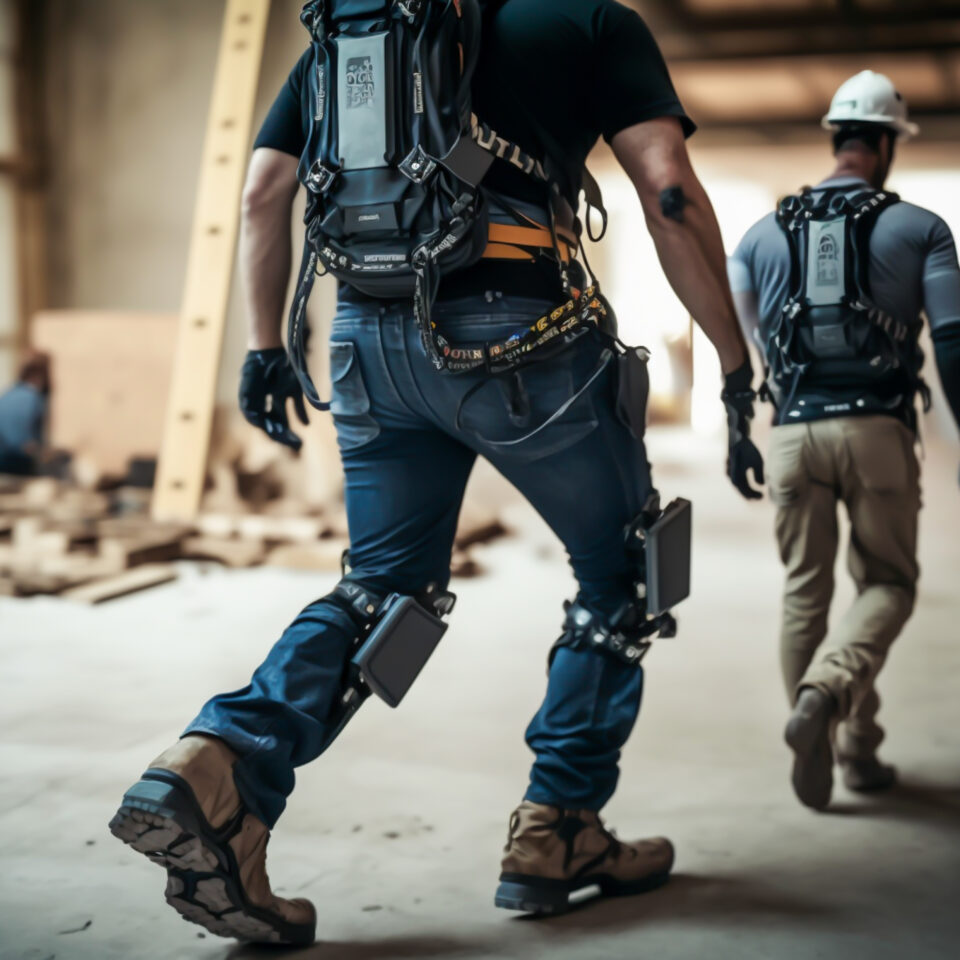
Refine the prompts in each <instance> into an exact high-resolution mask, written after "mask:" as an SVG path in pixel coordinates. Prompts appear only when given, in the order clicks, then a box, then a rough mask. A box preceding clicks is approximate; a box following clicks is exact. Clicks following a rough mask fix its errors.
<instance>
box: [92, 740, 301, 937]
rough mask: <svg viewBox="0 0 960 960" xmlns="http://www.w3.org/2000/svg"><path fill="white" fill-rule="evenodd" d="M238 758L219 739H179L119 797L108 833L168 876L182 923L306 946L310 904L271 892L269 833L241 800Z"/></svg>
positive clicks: (168, 894) (228, 934)
mask: <svg viewBox="0 0 960 960" xmlns="http://www.w3.org/2000/svg"><path fill="white" fill-rule="evenodd" d="M236 759H237V757H236V754H234V753H233V751H232V750H230V749H229V747H227V746H226V744H224V743H223V742H222V741H220V740H216V739H214V738H212V737H201V736H188V737H184V738H183V739H182V740H180V741H179V742H178V743H176V744H174V746H173V747H171V748H170V749H169V750H167V751H166V752H165V753H163V754H161V755H160V756H159V757H158V758H157V759H156V760H154V762H153V763H152V764H151V765H150V768H149V769H148V770H147V772H146V773H145V774H144V775H143V778H142V779H141V780H140V781H139V782H138V783H135V784H134V785H133V786H132V787H131V788H130V789H129V790H128V791H127V792H126V794H125V795H124V798H123V803H122V804H121V805H120V809H119V810H118V811H117V814H116V816H115V817H114V818H113V820H111V821H110V831H111V832H112V833H113V835H114V836H115V837H118V838H119V839H120V840H122V841H123V842H124V843H126V844H129V845H130V846H131V847H133V849H134V850H136V851H138V852H139V853H142V854H144V855H145V856H146V857H147V858H148V859H149V860H152V861H153V862H154V863H156V864H159V865H160V866H161V867H164V868H165V869H166V871H167V890H166V899H167V903H169V904H170V906H172V907H173V908H174V909H175V910H176V911H177V912H178V913H180V914H181V916H183V918H184V919H185V920H190V921H192V922H193V923H198V924H200V926H202V927H205V928H206V929H207V930H209V931H210V932H211V933H215V934H217V935H219V936H221V937H234V938H236V939H237V940H242V941H246V942H249V943H286V944H310V943H313V941H314V935H315V930H316V922H317V918H316V911H315V910H314V908H313V904H311V903H310V902H309V901H308V900H284V899H281V898H280V897H276V896H274V895H273V893H272V892H271V890H270V880H269V878H268V877H267V868H266V863H267V841H268V840H269V838H270V833H269V831H268V830H267V828H266V826H265V825H264V824H263V823H261V822H260V821H259V820H258V819H257V818H256V817H254V816H253V815H252V814H249V813H247V812H246V809H245V808H244V806H243V804H242V802H241V800H240V795H239V793H237V788H236V785H235V784H234V780H233V765H234V763H235V762H236Z"/></svg>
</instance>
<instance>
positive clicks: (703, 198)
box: [611, 117, 749, 374]
mask: <svg viewBox="0 0 960 960" xmlns="http://www.w3.org/2000/svg"><path fill="white" fill-rule="evenodd" d="M611 145H612V147H613V152H614V154H615V155H616V157H617V160H618V161H619V162H620V165H621V166H622V167H623V169H624V170H625V171H626V172H627V174H628V175H629V177H630V179H631V180H632V181H633V183H634V186H635V187H636V188H637V194H638V196H639V197H640V203H641V206H642V207H643V213H644V216H645V218H646V222H647V229H648V230H649V231H650V235H651V236H652V237H653V241H654V244H655V245H656V248H657V255H658V256H659V258H660V263H661V265H662V266H663V271H664V273H665V274H666V276H667V279H668V280H669V281H670V285H671V286H672V287H673V290H674V292H675V293H676V294H677V296H678V297H679V298H680V300H681V301H682V303H683V305H684V306H685V307H686V308H687V310H689V311H690V314H691V316H692V317H693V318H694V320H695V321H696V322H697V324H699V326H700V327H701V328H702V329H703V331H704V333H706V335H707V336H708V337H709V338H710V340H711V342H712V343H713V345H714V347H716V350H717V353H718V354H719V356H720V364H721V366H722V368H723V372H724V373H725V374H726V373H731V372H733V371H734V370H736V369H737V368H739V367H740V366H742V365H743V363H744V361H746V360H747V359H749V355H748V353H747V347H746V343H745V341H744V339H743V334H742V333H741V332H740V326H739V324H738V322H737V315H736V312H735V310H734V305H733V298H732V296H731V294H730V285H729V283H728V281H727V270H726V255H725V253H724V250H723V241H722V239H721V236H720V227H719V225H718V224H717V218H716V215H715V214H714V212H713V207H712V206H711V204H710V200H709V198H708V197H707V194H706V191H705V190H704V189H703V186H702V185H701V183H700V181H699V180H698V179H697V175H696V174H695V173H694V171H693V167H692V166H691V165H690V158H689V156H688V154H687V147H686V143H685V141H684V137H683V130H682V128H681V126H680V122H679V121H678V120H676V119H675V118H673V117H664V118H661V119H657V120H650V121H648V122H646V123H640V124H637V125H636V126H633V127H629V128H628V129H626V130H622V131H621V132H620V133H618V134H617V135H616V136H615V137H614V138H613V141H612V144H611ZM665 191H670V193H669V194H666V195H665ZM671 198H672V199H673V200H674V203H673V204H671V203H669V202H668V203H664V200H665V199H667V200H669V199H671Z"/></svg>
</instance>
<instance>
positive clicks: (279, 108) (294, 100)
mask: <svg viewBox="0 0 960 960" xmlns="http://www.w3.org/2000/svg"><path fill="white" fill-rule="evenodd" d="M310 55H311V51H310V50H307V51H306V52H305V53H304V54H303V56H302V57H301V58H300V59H299V60H298V61H297V64H296V66H295V67H294V68H293V70H291V71H290V76H289V77H287V82H286V83H285V84H284V85H283V87H282V88H281V90H280V93H279V94H278V95H277V99H276V100H274V101H273V106H271V107H270V110H269V112H268V113H267V117H266V119H265V120H264V121H263V126H261V127H260V132H259V133H258V134H257V139H256V140H255V141H254V144H253V149H254V150H258V149H259V148H260V147H269V148H270V149H272V150H280V151H281V152H282V153H289V154H290V155H291V156H294V157H299V156H300V154H301V153H303V151H304V148H305V147H306V145H307V134H306V129H305V123H304V112H303V107H302V102H303V101H302V91H303V82H304V76H305V74H306V70H307V66H308V61H309V59H310Z"/></svg>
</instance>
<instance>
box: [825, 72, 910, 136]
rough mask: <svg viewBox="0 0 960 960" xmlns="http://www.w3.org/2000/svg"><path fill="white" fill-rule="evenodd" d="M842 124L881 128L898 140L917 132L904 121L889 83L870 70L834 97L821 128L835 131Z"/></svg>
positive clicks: (903, 107)
mask: <svg viewBox="0 0 960 960" xmlns="http://www.w3.org/2000/svg"><path fill="white" fill-rule="evenodd" d="M844 123H879V124H883V125H884V126H887V127H890V128H891V129H892V130H895V131H896V132H897V136H898V137H899V138H900V139H902V140H909V139H910V138H911V137H915V136H916V135H917V134H918V133H919V132H920V128H919V127H918V126H917V125H916V124H915V123H911V122H910V120H909V119H908V117H907V104H906V102H905V101H904V99H903V97H902V96H900V94H899V93H898V92H897V88H896V87H895V86H894V85H893V81H892V80H891V79H890V78H889V77H885V76H884V75H883V74H882V73H874V72H873V71H872V70H864V71H863V72H862V73H858V74H857V75H856V76H855V77H851V78H850V79H849V80H848V81H847V82H846V83H845V84H843V86H841V87H840V89H839V90H838V91H837V92H836V94H835V95H834V97H833V103H831V104H830V112H829V113H828V114H827V115H826V116H825V117H824V118H823V126H824V128H825V129H827V130H836V129H837V128H838V127H839V126H840V125H841V124H844Z"/></svg>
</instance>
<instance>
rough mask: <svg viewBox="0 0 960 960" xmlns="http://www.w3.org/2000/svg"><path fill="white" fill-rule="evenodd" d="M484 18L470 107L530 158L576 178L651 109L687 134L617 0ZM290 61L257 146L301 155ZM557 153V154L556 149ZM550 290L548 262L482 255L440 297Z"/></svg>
mask: <svg viewBox="0 0 960 960" xmlns="http://www.w3.org/2000/svg"><path fill="white" fill-rule="evenodd" d="M495 6H496V7H497V8H496V9H495V11H493V12H492V14H491V15H490V16H489V17H488V18H487V21H486V22H485V24H484V34H483V42H482V45H481V52H480V61H479V64H478V67H477V73H476V78H475V81H474V112H475V113H476V114H477V116H479V117H480V119H481V120H482V121H483V122H484V123H486V124H488V125H489V126H491V127H492V128H493V129H494V130H496V131H497V133H499V134H500V135H501V136H502V137H504V138H506V139H508V140H513V141H514V142H516V143H518V144H519V145H520V146H521V147H522V148H523V149H524V150H526V151H527V152H528V153H530V154H532V155H534V156H547V155H550V156H551V157H552V158H553V159H554V162H555V163H559V164H561V165H562V167H563V168H564V169H565V170H567V171H568V173H567V178H568V184H565V185H564V186H569V185H570V184H573V185H576V186H579V176H580V170H582V168H583V165H584V163H585V161H586V158H587V155H588V154H589V153H590V151H591V150H592V149H593V147H594V145H595V144H596V142H597V141H598V140H599V138H600V137H601V136H602V137H604V138H605V139H606V140H607V141H609V140H611V139H612V138H613V137H614V136H615V135H616V134H618V133H619V132H620V131H621V130H625V129H626V128H627V127H631V126H634V125H635V124H638V123H643V122H644V121H647V120H653V119H655V118H657V117H677V118H679V120H680V122H681V123H682V124H683V127H684V132H685V133H686V134H687V135H688V136H689V135H690V134H691V133H693V131H694V130H695V129H696V127H695V125H694V124H693V122H692V121H691V120H690V119H689V118H688V117H687V116H686V114H685V113H684V110H683V107H682V106H681V104H680V100H679V99H678V97H677V94H676V91H675V90H674V88H673V84H672V82H671V80H670V74H669V72H668V70H667V66H666V63H665V62H664V59H663V56H662V54H661V53H660V49H659V48H658V46H657V43H656V40H654V38H653V35H652V34H651V33H650V31H649V29H648V28H647V26H646V24H645V23H644V22H643V20H641V18H640V17H639V16H638V15H637V14H636V13H635V12H634V11H633V10H630V9H628V8H627V7H624V6H623V5H622V4H620V3H618V2H616V0H505V2H501V3H500V4H497V5H495ZM310 53H311V52H310V51H309V50H308V51H307V52H306V53H305V54H304V55H303V56H302V57H301V58H300V60H299V61H298V62H297V65H296V66H295V67H294V68H293V70H292V71H291V73H290V76H289V78H288V79H287V82H286V84H285V85H284V87H283V89H282V90H281V91H280V95H279V96H278V97H277V99H276V101H275V102H274V104H273V106H272V107H271V108H270V112H269V114H268V115H267V118H266V120H265V121H264V124H263V126H262V127H261V129H260V133H259V134H258V136H257V139H256V143H255V147H271V148H273V149H274V150H281V151H283V152H284V153H289V154H292V155H293V156H300V154H301V153H302V152H303V149H304V147H305V146H306V138H307V131H308V130H309V129H310V124H311V107H310V102H309V94H308V92H307V89H306V85H305V84H304V82H303V80H304V72H305V71H306V69H307V67H308V64H309V61H310ZM560 154H562V155H560ZM485 183H486V184H487V185H488V186H490V188H491V189H493V190H495V191H497V192H500V193H503V194H505V195H507V196H510V197H516V198H517V199H520V200H528V201H531V202H534V203H542V202H543V201H544V199H545V191H544V187H543V185H542V184H540V183H537V182H536V181H534V180H533V179H531V178H530V177H528V176H526V175H525V174H523V173H522V172H520V171H519V170H516V169H514V168H513V167H511V166H510V165H509V164H507V163H499V162H498V163H494V165H493V167H492V168H491V170H490V173H489V174H488V175H487V179H486V180H485ZM491 288H495V289H500V290H504V291H505V292H511V293H518V294H519V293H522V294H524V295H527V296H545V297H548V298H549V297H555V296H556V294H557V291H558V290H559V281H558V280H557V276H556V268H552V269H550V270H548V271H544V270H543V269H542V268H541V267H539V266H538V265H531V264H524V263H516V262H502V261H485V262H482V263H480V264H478V265H477V266H475V267H471V268H469V269H468V270H465V271H463V272H462V273H460V274H458V275H457V278H456V290H455V291H454V290H452V289H451V285H450V283H449V281H448V282H446V283H445V284H444V285H443V287H442V289H441V297H443V296H445V295H446V296H449V295H451V294H454V293H455V294H457V295H462V294H464V293H468V292H471V293H472V292H475V291H477V290H484V289H491Z"/></svg>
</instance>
